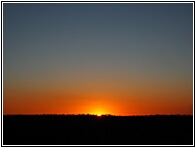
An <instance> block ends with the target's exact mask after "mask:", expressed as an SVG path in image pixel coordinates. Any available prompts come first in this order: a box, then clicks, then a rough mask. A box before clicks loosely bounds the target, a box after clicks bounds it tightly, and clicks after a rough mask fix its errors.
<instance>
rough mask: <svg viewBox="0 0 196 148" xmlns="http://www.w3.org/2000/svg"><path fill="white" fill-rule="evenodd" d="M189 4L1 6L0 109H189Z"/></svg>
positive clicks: (129, 112)
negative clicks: (0, 65) (0, 83)
mask: <svg viewBox="0 0 196 148" xmlns="http://www.w3.org/2000/svg"><path fill="white" fill-rule="evenodd" d="M192 112H193V4H191V3H186V4H185V3H181V4H180V3H164V4H163V3H154V4H152V3H146V4H144V3H140V4H133V3H118V4H117V3H116V4H114V3H99V4H98V3H92V4H89V3H86V4H85V3H74V4H68V3H53V4H49V3H48V4H47V3H42V4H41V3H37V4H36V3H34V4H33V3H26V4H25V3H15V4H14V3H4V4H3V113H4V114H47V113H51V114H53V113H57V114H61V113H62V114H82V113H84V114H86V113H90V114H98V113H101V114H115V115H148V114H192Z"/></svg>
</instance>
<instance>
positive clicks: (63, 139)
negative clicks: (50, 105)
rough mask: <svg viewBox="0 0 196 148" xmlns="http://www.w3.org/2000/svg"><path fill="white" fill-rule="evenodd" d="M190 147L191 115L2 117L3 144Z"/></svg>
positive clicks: (191, 137)
mask: <svg viewBox="0 0 196 148" xmlns="http://www.w3.org/2000/svg"><path fill="white" fill-rule="evenodd" d="M192 144H193V116H176V115H175V116H129V117H122V116H102V117H97V116H92V115H89V116H87V115H85V116H82V115H78V116H76V115H74V116H68V115H4V116H3V145H192Z"/></svg>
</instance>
